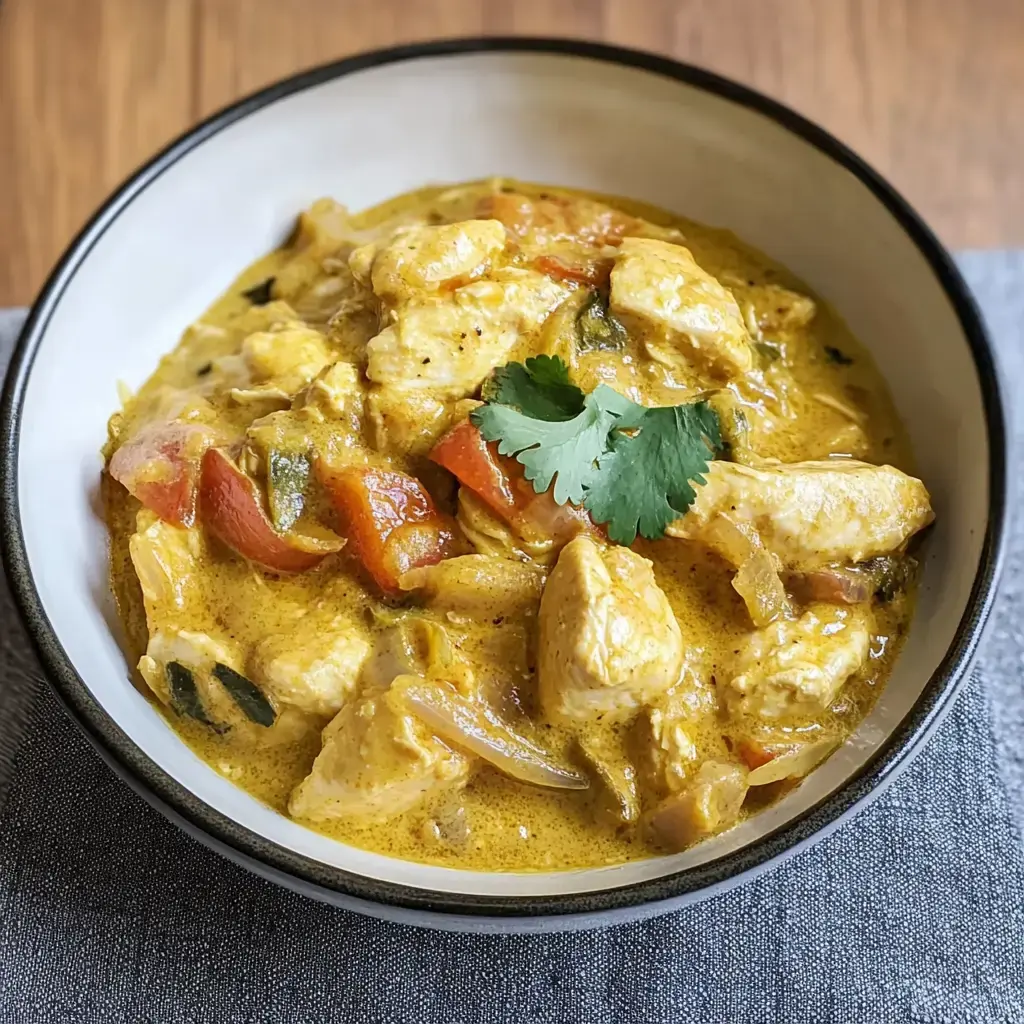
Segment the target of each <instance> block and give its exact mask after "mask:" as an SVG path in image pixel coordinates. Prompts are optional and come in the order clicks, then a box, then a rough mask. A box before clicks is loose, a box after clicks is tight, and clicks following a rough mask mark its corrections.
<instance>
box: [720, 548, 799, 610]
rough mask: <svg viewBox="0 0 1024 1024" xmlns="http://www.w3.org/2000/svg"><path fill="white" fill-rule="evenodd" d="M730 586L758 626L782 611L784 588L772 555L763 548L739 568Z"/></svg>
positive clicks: (784, 605) (784, 603)
mask: <svg viewBox="0 0 1024 1024" xmlns="http://www.w3.org/2000/svg"><path fill="white" fill-rule="evenodd" d="M732 587H733V590H735V591H736V593H737V594H739V595H740V597H742V598H743V603H744V604H745V605H746V606H747V611H748V612H749V614H750V620H751V622H753V623H754V625H755V626H756V627H757V628H758V629H760V628H761V627H762V626H767V625H768V624H769V623H772V622H774V621H775V620H776V619H777V618H779V617H780V616H782V615H783V614H784V613H785V611H786V588H785V587H783V585H782V580H780V579H779V573H778V570H777V569H776V568H775V562H774V561H773V560H772V556H771V555H770V554H768V552H767V551H765V549H764V548H759V549H758V550H757V551H755V552H754V553H753V554H752V555H751V556H750V558H748V559H747V560H746V561H745V562H744V563H743V564H742V565H741V566H740V567H739V570H738V571H737V573H736V575H735V576H734V577H733V580H732Z"/></svg>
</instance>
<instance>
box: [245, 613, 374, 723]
mask: <svg viewBox="0 0 1024 1024" xmlns="http://www.w3.org/2000/svg"><path fill="white" fill-rule="evenodd" d="M369 654H370V644H369V642H368V641H367V640H366V638H365V637H363V636H362V635H360V633H359V632H357V630H356V629H355V627H354V626H353V624H352V623H351V622H347V621H345V620H342V619H332V620H330V621H327V622H325V621H324V620H323V618H322V617H321V616H317V615H314V614H309V615H306V616H304V617H303V618H301V619H299V620H298V622H296V623H295V625H294V626H293V628H291V629H289V630H288V631H287V632H286V633H279V634H276V635H273V636H268V637H265V638H264V639H263V640H261V641H260V642H259V643H258V644H257V645H256V648H255V650H254V651H253V654H252V657H251V664H250V670H251V674H252V677H253V679H254V680H255V681H256V682H257V683H258V684H259V685H260V686H261V688H262V689H263V690H264V691H265V692H266V693H268V694H270V695H271V696H272V697H273V698H274V699H275V700H277V701H279V702H281V703H283V704H291V705H294V706H295V707H297V708H301V709H302V710H303V711H308V712H309V713H310V714H313V715H333V714H336V713H337V712H338V711H339V710H340V709H341V707H342V705H343V704H344V703H345V701H346V700H347V699H348V698H349V697H350V696H351V695H352V694H353V692H354V691H355V689H356V683H357V682H358V680H359V673H360V671H361V670H362V667H363V664H364V662H365V661H366V659H367V658H368V657H369Z"/></svg>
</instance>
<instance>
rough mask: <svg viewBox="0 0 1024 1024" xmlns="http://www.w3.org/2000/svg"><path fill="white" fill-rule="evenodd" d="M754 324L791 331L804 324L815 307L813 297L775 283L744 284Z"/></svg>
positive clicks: (770, 328)
mask: <svg viewBox="0 0 1024 1024" xmlns="http://www.w3.org/2000/svg"><path fill="white" fill-rule="evenodd" d="M746 294H747V298H748V299H749V300H750V303H751V305H752V306H753V310H754V319H755V320H756V322H757V326H758V327H759V328H762V329H764V330H767V331H792V330H798V329H799V328H801V327H806V326H807V325H808V324H809V323H810V322H811V321H812V320H813V319H814V317H815V314H816V313H817V311H818V309H817V306H816V305H815V302H814V299H812V298H810V296H807V295H801V294H800V293H799V292H794V291H790V289H788V288H783V287H782V286H781V285H778V284H762V285H754V286H753V287H750V288H747V290H746Z"/></svg>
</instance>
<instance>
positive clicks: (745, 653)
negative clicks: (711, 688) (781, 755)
mask: <svg viewBox="0 0 1024 1024" xmlns="http://www.w3.org/2000/svg"><path fill="white" fill-rule="evenodd" d="M871 627H872V619H871V612H870V609H868V608H867V607H866V606H864V605H857V606H853V607H841V606H837V605H827V604H815V605H811V606H810V607H809V608H808V609H807V610H806V611H805V612H804V613H803V615H801V616H800V618H799V619H796V620H792V619H787V620H783V621H780V622H773V623H772V624H771V625H770V626H766V627H765V628H764V629H759V630H757V631H756V632H754V633H751V634H750V635H749V636H748V637H747V639H746V641H745V642H744V644H743V646H742V647H741V648H740V652H739V654H738V655H737V656H736V661H735V664H734V666H733V668H732V673H731V676H730V677H729V678H726V679H725V680H723V683H724V685H723V686H722V687H721V693H722V694H723V698H724V701H725V703H726V706H727V707H728V709H729V711H730V712H731V713H732V714H743V715H751V716H754V717H757V718H764V719H775V718H779V717H780V716H782V715H788V714H792V713H797V714H805V713H806V714H813V713H815V712H820V711H821V710H822V709H824V708H826V707H828V705H829V704H831V703H832V701H833V700H834V699H835V697H836V695H837V694H838V693H839V690H840V689H841V688H842V686H843V684H844V683H845V682H846V681H847V680H848V679H849V678H850V676H852V675H853V674H854V673H855V672H857V671H859V670H860V669H861V668H862V667H863V665H864V664H865V662H866V661H867V659H868V651H869V647H870V644H871Z"/></svg>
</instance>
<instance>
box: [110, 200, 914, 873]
mask: <svg viewBox="0 0 1024 1024" xmlns="http://www.w3.org/2000/svg"><path fill="white" fill-rule="evenodd" d="M481 225H483V226H482V227H481ZM588 304H591V305H588ZM467 317H468V319H466V318H467ZM474 317H475V318H477V319H476V320H474ZM588 317H595V318H596V320H595V323H596V324H597V333H596V334H592V335H591V336H590V339H589V341H588V339H587V334H586V331H587V330H588V329H589V328H588V325H587V318H588ZM477 321H479V326H477ZM464 324H469V325H470V327H469V329H468V330H465V331H463V329H462V325H464ZM581 325H582V326H581ZM581 332H582V333H581ZM595 339H596V340H595ZM537 355H548V356H551V357H557V359H559V360H561V361H562V363H563V364H564V365H565V366H566V367H567V368H568V370H569V373H570V375H571V379H572V383H573V385H574V386H578V387H579V388H580V389H582V391H583V392H584V393H587V394H589V393H591V392H593V391H594V390H595V388H597V387H598V386H599V385H606V386H608V387H610V388H611V389H613V390H614V391H616V392H617V393H619V394H621V395H624V396H627V397H628V398H629V399H630V401H631V402H633V403H634V404H636V405H639V406H643V407H668V406H675V405H682V404H685V403H690V402H694V401H703V402H707V403H708V405H709V406H710V407H711V408H712V409H713V410H714V412H715V416H716V418H717V422H718V423H719V424H720V428H721V438H720V445H719V446H718V448H717V450H716V451H715V452H714V455H715V457H714V458H711V457H710V454H709V459H708V467H709V468H708V472H707V473H706V474H705V477H703V478H702V480H699V481H696V482H694V484H693V486H694V490H695V493H696V499H695V501H694V503H693V505H692V506H691V507H690V509H689V510H688V511H685V514H682V515H681V516H680V518H679V521H678V523H676V524H672V525H670V526H669V528H668V529H667V531H666V532H665V535H664V536H661V537H658V538H656V539H643V538H642V537H640V538H638V539H637V540H636V541H635V542H633V543H632V544H629V545H617V544H615V543H613V542H612V541H610V539H609V537H608V534H607V529H606V527H604V526H603V525H602V524H600V523H594V522H592V521H591V520H590V518H589V517H588V516H587V514H586V512H585V510H581V509H577V508H574V507H572V506H568V507H567V506H565V505H561V506H557V505H556V503H555V502H554V501H553V499H552V498H551V496H550V494H548V495H540V496H539V499H541V501H542V502H543V505H539V504H538V503H537V500H535V499H538V496H537V495H536V494H535V493H534V491H533V490H531V489H530V488H529V485H528V484H524V481H523V479H522V469H521V467H520V466H519V465H518V464H516V462H515V459H513V457H512V456H510V455H501V454H499V453H498V451H497V446H496V444H494V443H491V444H490V445H489V446H487V445H484V442H483V440H479V450H477V449H476V448H472V444H470V447H469V448H459V449H458V452H459V454H458V458H457V459H456V460H455V461H452V460H451V459H447V457H443V456H441V455H438V451H439V446H441V445H442V444H443V443H444V441H445V439H446V438H450V437H451V436H453V432H455V431H462V432H463V433H465V432H467V431H469V432H472V431H475V430H476V427H474V426H472V424H473V423H474V422H475V420H474V415H473V414H474V411H475V410H478V409H479V408H480V407H481V405H480V403H481V401H486V400H487V395H488V385H487V383H486V382H487V380H490V379H492V375H493V372H494V370H495V369H496V368H498V367H500V366H501V365H504V364H507V363H511V362H519V363H523V362H524V361H525V360H526V359H528V358H529V357H531V356H537ZM455 436H456V437H457V438H461V437H462V434H456V435H455ZM467 436H468V435H467ZM452 444H454V442H449V449H450V450H453V449H452ZM470 449H472V451H473V452H476V454H475V455H473V458H476V459H477V460H478V461H477V462H476V463H473V464H470V463H469V462H467V461H466V459H468V458H469V456H467V455H465V452H467V451H470ZM106 455H107V459H108V462H107V471H106V473H105V475H104V487H103V489H104V495H105V502H106V515H107V521H108V525H109V530H110V537H111V548H110V552H111V585H112V588H113V592H114V595H115V597H116V600H117V605H118V608H119V611H120V614H121V616H122V619H123V621H124V623H125V627H126V633H127V637H128V643H129V647H130V650H129V652H128V653H129V657H130V660H131V662H132V664H133V665H134V664H136V663H138V665H139V672H138V674H137V684H138V685H139V687H140V688H141V689H142V690H143V692H145V693H146V695H147V696H148V697H149V699H151V700H152V702H153V703H154V705H155V706H156V707H157V708H158V709H159V710H160V711H161V713H162V714H163V715H164V717H165V718H166V720H167V722H168V724H169V726H170V727H172V728H173V729H174V730H175V731H176V732H177V733H178V734H179V735H180V736H181V737H182V739H183V740H184V741H185V742H186V743H187V744H188V745H189V746H190V747H191V748H192V749H193V750H194V751H195V752H196V753H197V754H198V755H199V756H200V757H202V758H203V759H204V760H205V761H206V762H207V763H209V764H210V765H211V766H212V767H213V768H214V769H215V770H216V771H218V772H219V773H220V774H222V775H223V776H225V777H226V778H228V779H230V780H231V781H232V782H234V783H235V784H237V785H238V786H240V787H242V788H243V789H244V790H246V791H247V792H249V793H251V794H252V795H254V796H255V797H257V798H258V799H260V800H262V801H264V802H265V803H266V804H268V805H269V806H271V807H272V808H274V809H275V810H277V811H279V812H280V813H282V814H286V815H289V814H290V815H291V816H292V817H295V818H296V820H299V821H301V822H302V823H303V824H306V825H308V826H309V827H311V828H314V829H316V830H318V831H320V832H323V833H325V834H326V835H329V836H331V837H333V838H336V839H338V840H340V841H342V842H345V843H350V844H353V845H356V846H359V847H363V848H365V849H369V850H373V851H377V852H380V853H383V854H387V855H390V856H395V857H399V858H404V859H409V860H415V861H424V862H430V863H436V864H443V865H449V866H455V867H462V868H470V869H479V870H498V871H523V870H548V869H568V868H579V867H586V866H595V865H604V864H613V863H618V862H621V861H625V860H630V859H634V858H637V857H645V856H650V855H652V854H656V853H658V852H663V851H665V850H669V849H678V848H681V847H683V846H686V845H689V844H690V843H692V842H697V841H699V840H700V839H702V838H704V837H705V836H707V835H710V834H713V833H715V832H717V831H720V830H721V829H723V828H727V827H729V826H730V825H732V824H734V823H735V822H736V821H737V820H740V819H741V818H742V817H743V816H745V815H748V814H751V813H756V811H757V810H758V809H759V808H760V807H763V806H764V805H765V804H766V803H769V802H771V801H772V800H774V799H776V798H777V797H778V796H779V795H780V794H781V793H783V792H785V791H787V790H788V789H789V788H791V787H792V786H794V785H798V784H799V779H800V778H801V777H802V776H803V775H805V774H806V773H807V772H808V771H810V770H812V769H813V767H814V765H815V764H816V763H818V762H820V760H821V759H823V758H824V757H826V756H827V755H828V753H829V752H831V750H832V749H834V748H835V747H836V746H837V745H838V744H839V743H841V742H842V740H843V739H844V738H845V737H846V736H847V735H848V734H849V733H850V732H851V731H852V730H853V729H854V728H855V727H856V726H857V724H858V723H859V722H860V720H861V719H862V718H863V716H864V715H865V714H866V712H867V711H868V710H869V708H870V707H871V705H872V703H873V701H874V699H875V697H876V695H877V693H878V691H879V689H880V687H881V686H882V685H884V682H885V680H886V678H887V677H888V675H889V672H890V670H891V667H892V664H893V660H894V658H895V657H896V656H897V655H898V652H899V649H900V645H901V639H902V636H903V635H904V633H905V632H906V629H907V627H908V623H909V620H910V616H911V613H912V608H913V587H914V583H913V569H914V564H915V563H914V560H913V555H912V550H911V551H909V552H908V548H912V539H913V537H914V535H915V534H916V533H917V532H918V531H920V530H921V529H922V528H923V527H924V526H926V525H927V524H928V522H930V520H931V509H930V506H929V504H928V498H927V492H926V491H925V490H924V487H923V485H921V484H920V482H919V481H916V480H914V479H913V477H911V476H909V475H908V474H910V473H911V472H912V469H913V466H912V461H911V456H910V451H909V446H908V443H907V438H906V435H905V433H904V431H903V429H902V427H901V425H900V422H899V419H898V417H897V415H896V412H895V410H894V408H893V405H892V401H891V399H890V396H889V393H888V391H887V388H886V386H885V383H884V381H883V380H882V379H881V377H880V375H879V373H878V371H877V369H876V368H875V366H874V365H873V363H872V361H871V359H870V357H869V356H868V354H867V352H866V350H865V349H864V348H863V347H862V346H861V345H860V344H859V343H858V342H857V341H856V339H854V338H853V337H852V336H851V334H850V332H849V331H848V329H847V328H846V326H845V325H844V324H843V322H842V321H841V319H840V318H839V317H838V315H837V314H836V313H835V312H834V311H833V310H832V309H831V308H830V307H829V305H828V304H827V302H825V301H823V300H822V299H821V298H819V297H817V296H814V295H813V294H812V293H811V292H810V291H809V290H808V289H807V287H806V286H805V285H803V284H802V283H801V282H800V281H798V280H797V279H796V278H794V277H793V276H792V275H791V274H789V273H788V272H787V271H785V270H784V269H783V268H782V267H780V266H778V265H777V264H775V263H773V262H772V261H771V260H769V259H768V258H767V257H765V256H764V255H762V254H760V253H758V252H756V251H754V250H753V249H751V248H749V247H748V246H746V245H744V244H743V243H742V242H740V241H739V240H738V239H737V238H735V236H733V235H732V234H730V233H729V232H726V231H722V230H717V229H713V228H708V227H705V226H702V225H699V224H696V223H693V222H691V221H689V220H686V219H684V218H681V217H678V216H675V215H672V214H669V213H667V212H665V211H661V210H657V209H652V208H650V207H648V206H645V205H642V204H638V203H635V202H631V201H627V200H624V199H618V198H611V197H605V196H595V195H590V194H585V193H580V192H574V191H570V190H565V189H554V188H549V187H544V186H534V185H529V184H525V183H520V182H511V181H507V180H492V181H486V182H475V183H470V184H467V185H460V186H456V187H451V188H428V189H422V190H419V191H416V192H413V193H410V194H407V195H404V196H400V197H397V198H396V199H394V200H391V201H389V202H387V203H384V204H382V205H380V206H378V207H375V208H373V209H370V210H366V211H363V212H361V213H358V214H351V213H349V212H348V211H347V210H345V209H344V208H343V207H341V206H339V205H337V204H335V203H333V202H331V201H328V200H321V201H319V202H318V203H316V204H314V205H313V206H312V207H311V208H310V210H308V211H306V212H305V213H304V214H303V215H302V216H301V218H300V220H299V224H298V226H297V228H296V231H295V233H294V235H293V237H292V238H291V239H289V241H288V242H287V244H285V245H284V246H283V247H282V248H281V249H279V250H277V251H275V252H273V253H271V254H270V255H268V256H266V257H265V258H263V259H261V260H259V261H258V262H257V263H255V264H253V265H252V266H251V267H249V268H248V269H246V270H245V271H244V272H243V273H242V274H241V275H240V276H239V277H238V279H237V280H236V281H235V282H234V283H233V284H232V285H231V286H230V288H228V290H227V291H226V293H225V294H224V295H223V296H222V298H220V299H219V300H218V301H217V302H216V303H214V305H213V306H212V307H211V308H210V309H209V310H208V311H207V312H206V313H205V314H203V315H202V316H201V317H200V318H199V319H198V320H197V321H196V322H195V323H194V324H192V325H191V326H190V327H189V328H188V329H187V330H186V332H185V334H184V336H183V337H182V340H181V342H180V343H179V345H178V347H177V348H176V349H175V350H174V351H173V352H171V353H170V354H168V355H167V356H165V357H164V359H163V360H162V361H161V364H160V366H159V367H158V368H157V370H156V371H155V373H154V374H153V375H152V376H151V377H150V378H149V380H147V381H146V382H145V384H144V385H143V386H142V387H141V388H140V389H139V391H138V392H137V393H136V394H134V395H131V396H127V397H126V400H125V401H124V406H123V408H122V410H121V411H119V412H117V413H115V415H114V416H113V417H112V419H111V423H110V437H109V440H108V445H107V450H106ZM481 458H482V459H483V460H484V462H480V461H479V459H481ZM488 460H489V461H488ZM453 466H454V467H455V470H456V471H454V472H453V471H452V467H453ZM481 466H484V468H485V469H486V471H487V472H488V473H491V474H492V476H493V475H494V474H497V475H498V477H500V480H501V481H504V483H502V485H501V486H502V487H505V491H504V492H503V493H504V494H505V499H502V501H504V504H503V503H502V501H497V502H496V500H495V498H494V494H493V492H492V491H489V490H487V489H486V488H485V487H483V485H482V484H481V483H480V480H481V477H480V472H481V468H480V467H481ZM881 467H892V468H891V469H890V470H885V471H883V470H882V468H881ZM496 478H497V477H496ZM703 480H706V483H704V482H702V481H703ZM403 481H411V482H409V483H408V484H406V483H403ZM524 495H526V497H524ZM385 505H386V506H387V507H386V509H385V511H384V512H381V511H380V509H381V508H383V507H384V506H385ZM680 511H682V510H680ZM399 536H401V537H402V538H404V539H403V541H402V544H401V545H399V546H397V547H396V545H395V538H396V537H399ZM542 645H544V646H542ZM619 647H621V650H620V649H618V648H619ZM268 723H269V724H268ZM460 729H461V730H462V731H461V733H460ZM318 755H320V758H319V759H318ZM314 762H316V764H314Z"/></svg>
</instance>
